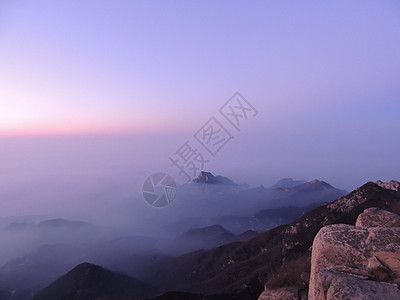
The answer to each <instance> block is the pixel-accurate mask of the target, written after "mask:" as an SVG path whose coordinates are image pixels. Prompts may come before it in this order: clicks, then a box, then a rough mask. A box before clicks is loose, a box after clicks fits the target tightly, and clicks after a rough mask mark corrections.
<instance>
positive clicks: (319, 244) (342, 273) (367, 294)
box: [309, 209, 400, 300]
mask: <svg viewBox="0 0 400 300" xmlns="http://www.w3.org/2000/svg"><path fill="white" fill-rule="evenodd" d="M374 212H376V216H373V213H374ZM363 214H364V215H363ZM363 214H361V215H363V216H362V217H361V215H360V216H359V220H358V225H359V226H364V227H355V226H351V225H344V224H336V225H330V226H326V227H323V228H322V229H321V230H320V231H319V232H318V234H317V235H316V237H315V239H314V243H313V248H312V257H311V278H310V287H309V299H310V300H325V299H326V300H331V299H400V290H399V289H398V288H397V284H398V283H400V227H365V226H380V225H383V224H385V222H386V221H388V220H389V223H390V224H397V223H396V222H395V221H393V220H395V219H396V218H394V216H393V215H392V214H391V213H388V212H385V211H381V210H374V209H369V210H368V209H367V210H366V211H364V213H363ZM397 217H398V216H397ZM399 218H400V217H399ZM390 220H391V221H390Z"/></svg>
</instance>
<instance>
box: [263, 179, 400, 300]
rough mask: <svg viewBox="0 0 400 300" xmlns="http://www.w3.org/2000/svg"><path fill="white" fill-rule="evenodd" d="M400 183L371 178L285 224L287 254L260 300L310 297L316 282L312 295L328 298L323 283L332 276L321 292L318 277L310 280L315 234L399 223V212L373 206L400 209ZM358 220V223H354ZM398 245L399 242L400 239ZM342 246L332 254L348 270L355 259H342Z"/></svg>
mask: <svg viewBox="0 0 400 300" xmlns="http://www.w3.org/2000/svg"><path fill="white" fill-rule="evenodd" d="M397 187H398V185H397V184H396V182H395V181H392V182H391V183H389V184H385V183H382V182H377V183H372V182H369V183H367V184H365V185H363V186H362V187H360V188H358V189H356V190H355V191H353V192H352V193H350V194H349V195H347V196H345V197H342V198H340V199H338V200H336V201H334V202H332V203H330V204H328V205H324V206H321V207H319V208H316V209H315V210H313V211H311V212H309V213H307V214H305V215H304V216H302V217H301V218H299V219H297V220H296V221H294V222H293V223H291V224H290V225H287V226H284V227H281V230H282V232H281V233H280V234H279V236H280V238H281V242H282V244H283V248H282V250H283V251H282V252H283V254H284V256H283V257H282V260H281V262H280V266H279V267H275V268H273V269H272V270H271V271H270V272H269V273H268V274H267V276H266V280H265V290H264V292H263V293H262V294H261V296H260V297H259V299H260V300H267V299H274V300H280V299H282V300H287V299H293V300H300V299H301V300H305V299H308V292H309V286H313V287H312V289H310V299H327V298H325V297H326V293H327V288H326V287H325V286H323V285H324V284H327V283H328V284H329V283H330V282H331V281H329V280H330V278H328V279H327V280H322V283H321V285H320V287H322V286H323V287H322V292H321V293H318V292H315V291H314V290H315V289H316V287H315V284H316V279H315V277H313V279H312V280H311V282H310V273H311V268H310V266H311V256H312V255H311V253H312V252H313V259H314V261H315V260H316V259H315V258H316V257H318V255H317V254H316V252H315V251H314V250H316V249H318V246H315V244H314V247H312V245H313V241H314V238H315V237H316V235H317V233H318V232H320V230H321V229H322V230H321V232H324V230H327V229H326V228H331V229H332V235H331V237H332V238H333V237H334V235H335V234H334V232H336V231H335V230H337V229H339V228H341V229H342V228H346V230H347V232H346V233H344V234H343V235H342V236H341V238H342V239H343V238H344V237H345V236H347V235H350V234H351V233H352V232H354V230H352V229H350V228H358V229H357V230H361V231H362V230H367V229H362V228H359V227H360V226H364V227H366V224H369V225H368V227H372V224H382V222H383V221H382V220H385V221H384V222H387V223H386V226H389V224H390V226H396V224H397V223H396V222H397V221H396V218H391V217H393V216H395V214H391V213H389V212H385V213H383V211H380V214H379V215H378V214H376V213H375V212H376V211H377V209H372V208H373V207H376V208H380V209H382V210H386V211H390V212H395V213H399V212H400V193H399V191H398V188H397ZM366 209H372V210H371V211H369V210H367V211H366V212H365V213H363V212H364V211H365V210H366ZM360 214H361V215H360ZM384 215H389V217H386V218H383V216H384ZM390 216H391V217H390ZM356 222H357V226H358V227H355V226H354V225H355V224H356ZM374 222H375V223H374ZM379 222H381V223H379ZM334 224H347V225H334ZM374 226H375V225H374ZM368 227H366V228H368ZM375 227H376V226H375ZM377 228H379V227H377ZM375 230H377V229H375ZM367 231H368V230H367ZM373 231H374V229H371V232H373ZM270 233H272V231H270ZM275 234H276V233H275ZM372 236H374V235H373V234H372V233H371V235H370V238H368V237H369V235H368V234H367V235H366V236H364V238H365V241H364V242H361V241H362V240H361V239H358V240H356V242H355V244H356V245H357V242H360V243H361V244H359V245H358V249H360V250H361V249H363V247H364V246H365V245H366V243H369V242H370V240H371V239H372ZM326 237H327V238H328V235H326ZM353 239H354V238H353ZM375 240H376V241H379V240H380V237H379V236H376V238H375ZM382 242H383V243H387V242H388V240H386V239H383V240H382ZM333 243H334V242H333ZM321 244H322V245H325V242H321ZM327 245H329V244H327ZM397 245H399V244H398V243H397ZM321 247H322V246H321ZM329 247H330V246H327V249H326V251H328V250H329ZM371 247H372V246H371ZM323 248H324V247H323ZM324 249H325V248H324ZM341 250H343V249H339V250H337V252H335V254H332V255H333V256H331V257H330V259H331V263H332V266H333V265H336V264H338V265H341V267H340V270H337V271H338V272H343V271H346V270H348V269H349V268H352V262H350V263H349V261H342V260H341V255H342V253H341V252H340V251H341ZM324 251H325V250H324ZM369 251H372V250H369ZM357 255H358V254H357ZM357 255H356V256H357ZM323 258H324V254H323V253H321V259H323ZM266 263H268V264H271V259H267V260H266ZM347 263H349V264H347ZM372 263H373V261H371V264H372ZM314 265H315V263H314ZM345 266H348V267H345ZM322 268H324V267H323V265H321V266H320V269H321V270H322ZM328 268H330V267H328ZM313 271H314V273H315V267H313ZM314 276H315V275H314ZM355 276H361V275H355ZM352 278H353V277H352ZM376 282H378V281H376ZM340 284H341V283H339V284H338V285H336V286H340ZM351 285H356V283H355V282H354V283H352V284H351ZM317 289H318V288H317ZM328 289H329V286H328ZM331 291H333V290H331ZM311 294H314V298H312V297H313V296H312V295H311ZM318 297H320V298H318ZM329 299H332V298H329ZM334 299H380V298H368V297H366V298H363V297H361V298H351V297H340V296H338V295H337V298H334ZM381 299H385V298H381ZM390 299H400V298H396V297H394V298H393V297H392V298H390Z"/></svg>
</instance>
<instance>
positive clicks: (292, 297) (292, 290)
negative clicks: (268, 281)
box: [258, 287, 298, 300]
mask: <svg viewBox="0 0 400 300" xmlns="http://www.w3.org/2000/svg"><path fill="white" fill-rule="evenodd" d="M297 294H298V292H297V287H283V288H279V289H265V291H264V292H263V293H262V294H261V295H260V297H259V298H258V300H272V299H274V300H297V299H298V297H297Z"/></svg>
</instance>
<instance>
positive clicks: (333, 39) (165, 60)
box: [0, 0, 400, 207]
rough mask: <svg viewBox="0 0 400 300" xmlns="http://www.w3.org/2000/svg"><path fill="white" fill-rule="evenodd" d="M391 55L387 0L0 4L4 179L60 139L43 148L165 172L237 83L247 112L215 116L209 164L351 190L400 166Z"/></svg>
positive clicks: (398, 92)
mask: <svg viewBox="0 0 400 300" xmlns="http://www.w3.org/2000/svg"><path fill="white" fill-rule="evenodd" d="M399 53H400V3H399V2H398V1H394V0H393V1H390V0H384V1H331V2H328V1H302V2H300V1H56V2H55V1H0V148H1V149H0V152H2V156H1V158H0V159H2V160H3V162H1V163H2V170H3V172H2V174H1V173H0V178H1V180H2V182H0V184H2V185H3V186H7V187H8V189H10V191H9V192H8V193H7V199H8V201H11V200H10V199H14V198H15V197H17V196H16V195H17V191H18V186H19V185H20V184H21V182H24V180H25V181H28V182H31V183H32V182H33V181H32V180H30V178H31V177H29V176H27V175H26V174H28V173H29V174H31V173H33V174H37V172H35V170H37V168H39V166H41V164H40V162H41V161H52V160H51V158H49V157H50V156H51V155H50V154H49V153H54V147H55V146H54V145H59V144H60V143H59V140H58V139H61V138H63V137H68V138H66V139H64V140H63V141H64V142H63V143H67V142H66V141H67V140H69V141H70V144H68V143H67V144H68V145H67V144H65V145H67V146H65V147H64V148H63V149H61V150H58V151H59V152H58V153H60V154H59V156H57V159H55V158H54V159H55V160H54V161H63V162H64V164H65V165H68V163H67V162H70V160H69V159H68V157H74V159H75V160H74V163H71V164H70V165H68V168H71V165H72V166H74V165H75V166H76V168H75V169H74V172H75V173H80V172H79V171H80V170H81V168H82V166H83V165H84V164H83V163H82V161H87V157H88V156H89V157H91V161H92V163H93V165H94V166H95V165H98V166H102V169H101V168H100V167H99V170H98V171H97V173H96V172H94V173H96V174H97V175H98V174H103V173H104V172H106V170H107V172H110V169H109V168H108V167H107V162H105V161H104V160H107V159H110V157H111V158H112V159H111V161H115V162H116V165H120V166H121V168H120V169H118V170H119V171H115V173H111V175H110V176H113V175H115V176H114V177H117V176H116V173H118V174H130V173H129V172H131V173H133V172H135V171H134V169H135V168H136V169H140V170H141V171H140V174H141V176H142V173H143V174H145V173H146V172H147V171H148V172H150V171H156V170H158V169H160V168H161V169H162V168H166V169H168V170H169V171H171V172H174V170H171V169H170V165H169V160H168V157H169V156H170V155H171V153H173V152H174V151H176V150H177V149H178V148H179V147H180V146H181V144H183V143H184V142H185V141H186V140H190V141H192V142H195V141H193V134H194V133H195V132H197V130H198V129H199V128H201V126H203V124H204V123H205V122H206V121H207V120H209V119H210V118H211V117H212V116H218V117H221V115H220V114H219V113H218V110H219V109H220V107H221V106H222V105H223V104H224V103H226V101H228V99H230V97H231V96H232V95H233V94H234V93H235V92H237V91H238V92H240V94H241V95H243V96H244V97H245V99H247V100H248V102H249V103H251V105H252V106H253V107H254V108H255V109H256V110H257V115H256V116H255V117H254V118H251V119H249V120H248V122H245V124H244V125H243V128H242V129H241V130H240V132H238V131H237V130H235V129H234V128H232V127H230V125H229V123H223V124H224V126H226V128H227V129H228V130H230V131H231V133H232V135H233V137H234V138H233V140H232V142H230V144H229V145H226V147H224V149H222V150H221V151H220V152H219V154H218V155H217V156H215V157H208V158H209V160H210V163H209V165H208V167H209V168H210V170H211V171H213V172H215V173H222V174H223V175H226V176H228V177H232V178H233V179H235V180H237V181H239V182H247V183H249V184H252V185H259V184H264V185H268V184H273V183H274V180H278V179H279V178H282V177H295V178H304V179H307V180H312V179H314V178H319V179H323V180H326V181H328V182H330V183H332V184H334V185H336V186H338V187H339V188H345V189H348V190H351V189H352V188H355V187H357V186H359V185H361V184H362V183H364V182H366V181H368V180H373V181H375V180H378V179H383V180H389V179H399V178H400V171H399V170H400V163H399V160H398V153H399V150H400V143H399V136H400V126H399V125H400V121H399V117H398V115H399V112H400V101H399V98H400V85H399V78H400V55H399ZM223 121H224V122H225V121H226V120H224V119H223ZM85 136H86V137H88V139H84V138H82V137H85ZM96 136H104V139H100V140H102V143H103V144H101V145H102V146H100V144H97V146H96V147H94V146H90V147H89V146H88V147H86V146H87V145H88V144H90V143H91V142H90V141H93V139H94V140H96V138H95V137H96ZM72 137H76V139H75V140H74V141H72V140H71V138H72ZM22 139H23V141H22ZM49 139H50V140H49ZM45 140H46V141H47V142H44V141H45ZM88 140H89V142H88ZM97 141H99V140H97ZM96 143H97V142H96ZM61 144H62V143H61ZM126 144H128V145H129V146H126ZM72 145H73V146H72ZM85 145H86V146H85ZM110 145H114V146H115V147H114V148H113V147H111V146H110ZM116 145H117V146H116ZM93 147H94V148H93ZM120 147H125V148H124V149H131V152H130V153H132V155H129V154H128V152H124V153H121V152H120V150H118V149H119V148H120ZM130 147H131V148H130ZM100 148H101V149H104V148H105V149H109V148H110V149H111V148H112V149H114V150H110V152H107V153H108V154H107V155H106V156H104V155H105V154H104V151H103V150H99V149H100ZM38 149H40V151H39V150H38ZM68 149H69V150H68ZM71 149H74V151H76V152H74V154H73V155H72V156H71ZM138 149H140V151H139V150H138ZM154 149H156V150H154ZM35 151H37V152H35ZM85 151H86V152H85ZM99 151H100V152H99ZM102 151H103V152H102ZM33 152H35V153H37V155H38V156H37V157H36V156H35V155H36V154H35V155H33V154H32V153H33ZM16 153H19V156H18V157H16ZM88 153H89V154H88ZM21 155H22V156H23V157H24V160H21V159H20V158H21ZM32 157H35V161H34V162H32V161H31V160H33V158H32ZM51 157H54V155H53V156H51ZM132 157H134V158H132ZM118 159H120V160H121V161H118ZM149 161H152V162H155V161H157V162H160V164H159V165H157V164H156V163H151V164H150V163H148V162H149ZM23 162H24V163H23ZM35 163H36V164H37V166H36V167H33V165H34V164H35ZM153 164H154V166H153ZM127 166H129V167H130V168H131V169H129V168H128V167H127ZM145 166H147V169H146V167H145ZM123 167H126V170H125V171H121V170H122V168H123ZM0 168H1V167H0ZM57 168H58V169H57ZM0 170H1V169H0ZM10 170H12V171H13V173H15V174H16V175H15V176H14V177H13V178H14V181H13V182H14V183H15V186H16V187H15V188H11V187H10V186H12V185H10V182H9V181H10V180H11V179H10V175H9V173H8V172H9V171H10ZM54 170H57V171H54ZM60 170H61V169H60V166H59V165H58V164H57V163H55V164H53V165H51V164H49V165H48V167H46V168H44V169H42V170H41V173H44V174H47V175H46V176H47V177H48V176H49V174H53V172H59V173H57V174H61V173H62V172H61V171H60ZM60 172H61V173H60ZM62 174H64V175H60V176H61V177H62V178H64V179H65V178H68V175H66V174H65V173H62ZM97 175H96V176H97ZM63 176H64V177H63ZM71 176H72V175H71ZM39 177H40V176H39ZM39 177H38V178H39ZM47 177H46V178H47ZM72 177H74V176H72ZM40 178H42V177H40ZM92 179H93V178H92ZM38 180H39V179H38ZM40 180H42V181H41V182H44V181H43V180H44V179H43V178H42V179H40ZM40 180H39V181H40ZM46 180H49V179H48V178H47V179H46ZM93 180H94V179H93ZM139 181H140V180H139ZM139 181H138V182H139ZM248 181H250V182H248ZM38 185H39V184H38ZM38 185H36V186H38ZM138 185H139V183H138ZM82 188H83V186H82ZM93 189H94V188H93ZM132 190H133V189H132ZM54 193H56V190H55V192H54ZM4 197H5V195H3V199H4ZM71 197H75V196H71ZM21 201H22V200H21ZM0 203H1V199H0ZM3 203H4V201H3ZM21 203H22V202H21ZM7 207H8V206H7Z"/></svg>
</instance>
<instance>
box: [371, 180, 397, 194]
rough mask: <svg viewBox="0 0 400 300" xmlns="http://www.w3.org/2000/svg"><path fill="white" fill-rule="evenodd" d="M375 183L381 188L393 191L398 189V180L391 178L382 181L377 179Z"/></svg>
mask: <svg viewBox="0 0 400 300" xmlns="http://www.w3.org/2000/svg"><path fill="white" fill-rule="evenodd" d="M376 184H377V185H379V186H380V187H381V188H384V189H387V190H393V191H397V192H398V191H400V182H398V181H396V180H391V181H389V182H383V181H380V180H378V181H377V182H376Z"/></svg>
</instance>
